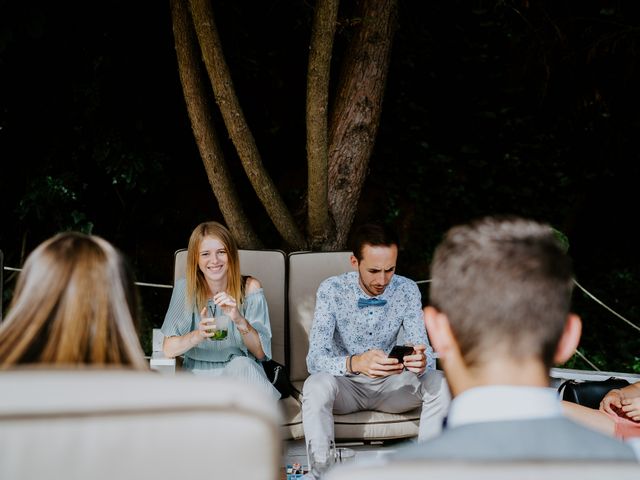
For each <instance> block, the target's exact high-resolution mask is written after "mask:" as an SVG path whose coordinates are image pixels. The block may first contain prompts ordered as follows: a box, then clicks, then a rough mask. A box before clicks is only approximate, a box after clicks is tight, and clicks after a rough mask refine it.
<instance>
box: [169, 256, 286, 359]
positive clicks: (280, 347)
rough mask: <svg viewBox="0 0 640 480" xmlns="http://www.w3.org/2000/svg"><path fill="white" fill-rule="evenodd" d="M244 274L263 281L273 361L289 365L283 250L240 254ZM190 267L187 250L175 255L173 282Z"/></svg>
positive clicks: (182, 276)
mask: <svg viewBox="0 0 640 480" xmlns="http://www.w3.org/2000/svg"><path fill="white" fill-rule="evenodd" d="M238 254H239V256H240V270H241V272H242V274H243V275H251V276H252V277H255V278H257V279H258V280H260V283H261V284H262V288H263V289H264V295H265V298H266V299H267V305H268V306H269V320H270V323H271V332H272V338H271V353H272V356H273V359H274V360H275V361H277V362H280V363H282V364H284V363H285V339H286V325H285V315H286V310H285V309H286V277H285V275H286V260H287V257H286V255H285V253H284V252H283V251H282V250H239V251H238ZM186 265H187V249H181V250H178V251H176V253H175V261H174V269H173V281H174V284H175V282H176V280H178V279H180V278H184V276H185V272H186Z"/></svg>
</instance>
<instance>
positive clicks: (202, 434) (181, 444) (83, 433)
mask: <svg viewBox="0 0 640 480" xmlns="http://www.w3.org/2000/svg"><path fill="white" fill-rule="evenodd" d="M0 391H1V392H2V395H0V478H3V479H12V480H21V479H25V480H26V479H28V480H32V479H36V478H64V479H66V480H76V479H77V480H81V479H82V480H84V479H87V478H91V479H93V480H96V479H97V480H103V479H104V480H107V479H109V480H111V479H117V478H122V479H142V478H153V479H154V480H164V479H167V480H169V479H171V480H173V479H176V478H234V477H238V476H241V477H243V478H252V479H265V480H276V479H279V478H280V472H281V470H282V468H281V465H280V464H281V459H282V456H281V455H282V452H281V446H280V434H279V430H278V429H279V425H280V423H281V421H282V420H281V415H280V412H279V410H278V408H279V407H278V406H277V404H276V402H275V400H273V399H272V398H270V397H268V396H267V395H266V394H265V393H264V392H262V391H260V390H259V389H257V388H256V387H254V386H253V385H250V384H247V383H245V382H242V381H239V380H237V379H232V378H228V377H218V378H206V379H205V378H202V377H196V376H192V375H184V374H183V375H175V376H173V377H167V376H162V375H158V374H155V373H152V372H133V371H127V370H93V369H91V370H77V371H63V370H27V371H25V370H14V371H8V372H2V373H0ZM43 392H45V394H43Z"/></svg>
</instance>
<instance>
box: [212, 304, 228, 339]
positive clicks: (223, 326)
mask: <svg viewBox="0 0 640 480" xmlns="http://www.w3.org/2000/svg"><path fill="white" fill-rule="evenodd" d="M208 311H209V313H210V314H211V318H213V320H214V322H215V325H216V329H215V333H214V334H213V336H212V337H209V340H215V341H221V340H226V339H227V336H228V335H229V317H228V316H227V315H226V314H225V313H224V312H223V311H222V309H221V308H218V307H217V305H214V306H211V305H209V307H208Z"/></svg>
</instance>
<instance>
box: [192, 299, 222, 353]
mask: <svg viewBox="0 0 640 480" xmlns="http://www.w3.org/2000/svg"><path fill="white" fill-rule="evenodd" d="M208 313H209V309H208V308H207V307H204V308H203V309H202V310H201V311H200V323H199V324H198V330H195V332H194V333H195V334H196V335H195V340H192V341H191V344H192V345H193V346H196V345H198V344H199V343H201V342H202V341H203V340H204V339H205V338H210V337H213V335H214V334H215V333H216V323H215V319H214V318H212V317H210V316H209V315H208Z"/></svg>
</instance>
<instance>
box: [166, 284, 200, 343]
mask: <svg viewBox="0 0 640 480" xmlns="http://www.w3.org/2000/svg"><path fill="white" fill-rule="evenodd" d="M186 290H187V287H186V280H183V279H181V280H178V281H177V282H176V284H175V285H174V287H173V292H172V293H171V301H170V302H169V308H168V310H167V313H166V315H165V316H164V322H163V323H162V327H161V328H160V331H161V332H162V334H163V335H164V336H165V337H175V336H178V335H186V334H187V333H189V332H190V331H191V327H192V323H193V312H192V309H191V308H188V307H187V297H186Z"/></svg>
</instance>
